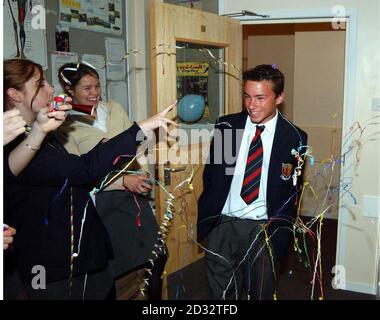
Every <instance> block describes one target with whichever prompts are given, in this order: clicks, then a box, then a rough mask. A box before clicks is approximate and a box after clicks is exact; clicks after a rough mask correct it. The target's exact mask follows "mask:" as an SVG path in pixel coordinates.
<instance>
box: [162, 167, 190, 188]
mask: <svg viewBox="0 0 380 320" xmlns="http://www.w3.org/2000/svg"><path fill="white" fill-rule="evenodd" d="M185 170H186V166H182V167H177V168H171V167H170V162H169V161H167V162H165V164H164V184H165V186H169V185H170V184H171V180H172V179H171V173H175V172H181V171H185Z"/></svg>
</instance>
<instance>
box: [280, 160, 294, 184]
mask: <svg viewBox="0 0 380 320" xmlns="http://www.w3.org/2000/svg"><path fill="white" fill-rule="evenodd" d="M292 169H293V166H292V164H291V163H283V164H282V168H281V179H282V180H285V181H288V180H289V179H290V177H291V175H292Z"/></svg>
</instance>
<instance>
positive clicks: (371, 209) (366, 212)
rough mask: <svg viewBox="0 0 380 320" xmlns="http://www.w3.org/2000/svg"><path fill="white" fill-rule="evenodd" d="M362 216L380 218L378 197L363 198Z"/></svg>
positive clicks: (379, 199) (379, 200)
mask: <svg viewBox="0 0 380 320" xmlns="http://www.w3.org/2000/svg"><path fill="white" fill-rule="evenodd" d="M363 216H364V217H370V218H380V197H377V196H364V198H363Z"/></svg>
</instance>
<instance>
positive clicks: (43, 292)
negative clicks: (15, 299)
mask: <svg viewBox="0 0 380 320" xmlns="http://www.w3.org/2000/svg"><path fill="white" fill-rule="evenodd" d="M26 290H27V292H28V295H29V299H30V300H110V299H111V300H112V299H113V300H114V299H115V282H114V280H113V278H112V276H111V273H110V271H109V268H108V267H106V268H104V269H102V270H99V271H97V272H93V273H89V274H87V275H78V276H74V277H73V279H72V286H71V291H70V281H69V279H64V280H60V281H56V282H51V283H47V284H46V289H39V290H35V289H34V288H32V286H31V285H30V284H27V285H26Z"/></svg>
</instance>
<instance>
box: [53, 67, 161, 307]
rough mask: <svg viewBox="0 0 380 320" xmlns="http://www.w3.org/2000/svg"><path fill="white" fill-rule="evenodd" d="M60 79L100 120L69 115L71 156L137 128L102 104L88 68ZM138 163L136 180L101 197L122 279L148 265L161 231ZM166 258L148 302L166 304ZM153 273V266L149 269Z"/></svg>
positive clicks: (114, 268)
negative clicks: (163, 279) (164, 285)
mask: <svg viewBox="0 0 380 320" xmlns="http://www.w3.org/2000/svg"><path fill="white" fill-rule="evenodd" d="M59 79H60V82H61V84H62V86H63V87H64V88H65V93H66V94H67V95H69V96H70V97H71V98H72V99H73V101H74V102H75V103H78V104H83V105H86V104H87V105H93V106H94V107H95V108H96V114H97V117H96V118H93V117H91V116H88V115H85V114H70V115H69V116H68V119H67V121H66V123H65V125H64V126H63V127H61V128H60V131H61V132H62V133H63V134H64V135H65V140H66V141H65V143H64V146H65V148H66V149H67V150H68V151H69V152H71V153H78V152H79V154H84V153H87V152H89V151H90V150H92V149H93V148H94V147H96V146H97V145H98V144H99V143H101V142H104V141H107V140H108V139H111V138H113V137H114V136H116V135H118V134H119V133H120V132H122V131H124V130H126V129H128V128H129V127H131V126H132V121H131V120H130V119H129V117H128V115H127V113H126V111H125V110H124V109H123V107H122V106H121V105H120V104H118V103H116V102H115V101H112V100H110V101H107V102H103V101H101V100H100V97H101V92H100V82H99V75H98V73H97V72H96V70H95V69H93V68H91V67H90V66H88V65H86V64H83V63H81V64H74V63H69V64H65V65H63V66H62V67H61V68H60V70H59ZM139 160H142V161H144V162H145V160H146V159H145V158H144V159H141V157H139V158H137V161H136V163H134V164H133V165H134V166H133V169H132V170H134V171H135V173H134V174H125V175H123V176H122V177H121V178H120V179H119V180H117V181H115V183H113V184H112V185H110V186H109V187H108V189H107V190H105V191H104V192H100V193H99V194H97V196H96V208H97V211H98V213H99V215H100V217H101V218H102V221H103V223H104V225H105V227H106V229H107V231H108V233H109V235H110V238H111V242H112V247H113V249H114V253H115V256H114V258H113V259H112V260H111V261H110V270H111V273H112V275H113V277H114V278H115V279H116V280H118V279H120V280H121V281H122V278H123V277H124V276H126V274H128V273H129V272H131V271H133V270H135V269H136V268H141V267H144V266H146V265H147V263H148V261H149V259H150V258H152V257H153V256H152V251H153V250H155V246H154V245H155V244H156V242H157V239H158V233H157V232H158V231H159V227H158V224H157V222H156V218H155V216H154V214H153V212H152V209H151V207H150V204H149V200H148V198H147V197H146V193H147V192H149V190H150V189H152V186H151V184H150V183H149V180H150V177H149V173H148V172H149V169H148V166H147V165H141V164H140V163H141V162H142V161H140V163H139ZM166 260H167V253H166V252H160V253H159V254H158V257H157V258H156V259H155V261H154V267H153V269H152V274H151V276H150V275H149V277H148V278H149V282H148V283H149V285H148V287H147V294H148V299H150V300H159V299H161V291H162V279H161V277H162V273H163V271H164V267H165V263H166ZM148 267H150V264H148Z"/></svg>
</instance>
